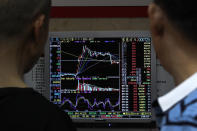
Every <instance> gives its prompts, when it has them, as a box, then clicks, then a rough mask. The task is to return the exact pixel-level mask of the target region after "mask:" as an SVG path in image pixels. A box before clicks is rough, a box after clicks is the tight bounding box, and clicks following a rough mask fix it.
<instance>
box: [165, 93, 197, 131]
mask: <svg viewBox="0 0 197 131" xmlns="http://www.w3.org/2000/svg"><path fill="white" fill-rule="evenodd" d="M196 93H197V90H195V91H193V92H192V93H190V94H189V95H188V96H187V97H185V98H184V99H183V100H181V101H180V102H179V103H178V104H176V105H175V106H174V107H172V108H171V109H170V110H168V111H167V112H166V113H165V117H164V119H163V124H162V125H163V126H162V127H165V128H166V129H167V128H177V129H178V128H180V127H184V128H186V127H187V128H192V129H196V130H197V110H196V109H197V96H196ZM163 129H164V128H163Z"/></svg>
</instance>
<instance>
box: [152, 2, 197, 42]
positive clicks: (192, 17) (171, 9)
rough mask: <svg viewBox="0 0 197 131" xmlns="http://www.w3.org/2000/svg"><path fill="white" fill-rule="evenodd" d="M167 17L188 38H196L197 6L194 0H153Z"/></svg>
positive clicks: (194, 39)
mask: <svg viewBox="0 0 197 131" xmlns="http://www.w3.org/2000/svg"><path fill="white" fill-rule="evenodd" d="M154 2H155V3H156V4H157V5H159V6H160V7H161V8H162V9H163V11H164V12H165V13H166V15H167V17H168V19H169V20H170V21H171V22H172V24H173V26H175V27H176V29H178V30H179V31H180V32H181V33H183V34H184V35H185V36H186V37H188V38H189V39H191V40H193V41H196V40H197V8H196V4H195V3H196V1H195V0H154Z"/></svg>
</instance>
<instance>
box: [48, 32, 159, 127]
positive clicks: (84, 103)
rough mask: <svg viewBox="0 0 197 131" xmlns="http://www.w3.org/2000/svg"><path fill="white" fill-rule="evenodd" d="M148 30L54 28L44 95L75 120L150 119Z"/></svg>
mask: <svg viewBox="0 0 197 131" xmlns="http://www.w3.org/2000/svg"><path fill="white" fill-rule="evenodd" d="M151 43H152V41H151V37H150V33H149V32H142V31H134V32H129V31H126V32H123V31H122V32H112V31H111V32H110V31H105V32H99V31H97V32H54V33H50V35H49V42H48V48H47V49H46V55H45V59H46V64H45V65H46V69H47V71H48V73H47V80H48V87H49V89H48V95H47V96H48V98H49V100H50V101H51V102H53V103H54V104H57V105H58V106H60V107H61V109H62V110H64V111H65V112H66V113H68V115H69V116H70V117H71V118H72V119H73V121H74V122H76V123H99V122H104V123H105V124H113V123H133V122H137V123H146V122H147V123H148V122H152V121H153V119H154V118H153V115H152V105H151V103H152V100H153V97H154V95H156V93H155V91H154V90H153V89H154V88H155V78H156V68H155V67H156V57H155V53H154V49H153V47H152V44H151Z"/></svg>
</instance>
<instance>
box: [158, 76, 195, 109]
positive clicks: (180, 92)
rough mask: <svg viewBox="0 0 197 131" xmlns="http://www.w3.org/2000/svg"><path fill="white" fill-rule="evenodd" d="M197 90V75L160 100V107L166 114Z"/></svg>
mask: <svg viewBox="0 0 197 131" xmlns="http://www.w3.org/2000/svg"><path fill="white" fill-rule="evenodd" d="M196 89H197V73H195V74H193V75H192V76H191V77H189V78H188V79H187V80H185V81H184V82H182V83H181V84H180V85H178V86H177V87H175V88H174V89H173V90H172V91H170V92H169V93H167V94H166V95H164V96H161V97H159V98H158V102H159V105H160V107H161V109H162V111H163V112H166V111H167V110H169V109H170V108H171V107H173V106H174V105H175V104H177V103H178V102H179V101H181V100H182V99H184V98H185V97H186V96H188V95H189V94H190V93H191V92H193V91H194V90H196Z"/></svg>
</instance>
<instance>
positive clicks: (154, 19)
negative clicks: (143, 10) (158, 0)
mask: <svg viewBox="0 0 197 131" xmlns="http://www.w3.org/2000/svg"><path fill="white" fill-rule="evenodd" d="M148 15H149V20H150V27H151V33H152V35H154V37H161V36H162V35H163V34H164V29H165V28H164V27H165V25H164V17H165V15H164V12H163V11H162V9H161V8H160V7H159V6H158V5H156V4H155V3H152V4H150V5H149V8H148Z"/></svg>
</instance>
